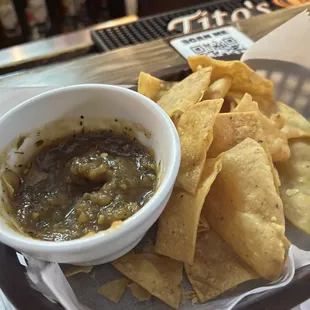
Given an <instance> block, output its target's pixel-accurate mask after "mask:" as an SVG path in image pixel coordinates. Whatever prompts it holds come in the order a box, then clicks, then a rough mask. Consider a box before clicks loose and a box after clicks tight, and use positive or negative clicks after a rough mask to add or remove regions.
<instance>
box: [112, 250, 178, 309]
mask: <svg viewBox="0 0 310 310" xmlns="http://www.w3.org/2000/svg"><path fill="white" fill-rule="evenodd" d="M112 265H113V266H114V267H115V268H116V269H117V270H118V271H119V272H121V273H122V274H124V275H125V276H126V277H127V278H129V279H130V280H131V281H133V282H136V283H137V284H139V285H140V286H142V287H143V288H144V289H145V290H147V291H148V292H149V293H150V294H151V295H153V296H155V297H157V298H159V299H161V300H162V301H163V302H165V303H166V304H168V305H169V306H171V307H172V308H175V309H177V308H178V307H179V303H180V297H181V285H180V284H181V281H182V269H183V266H182V263H180V262H177V261H175V260H173V259H170V258H168V257H163V256H158V255H155V254H148V253H141V254H135V253H133V252H130V253H128V254H126V255H125V256H123V257H121V258H119V259H117V260H116V261H114V262H112Z"/></svg>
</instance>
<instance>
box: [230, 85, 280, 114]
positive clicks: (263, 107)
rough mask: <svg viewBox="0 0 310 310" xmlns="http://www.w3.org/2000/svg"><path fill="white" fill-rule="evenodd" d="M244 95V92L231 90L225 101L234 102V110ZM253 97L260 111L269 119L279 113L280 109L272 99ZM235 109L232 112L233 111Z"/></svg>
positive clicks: (259, 96)
mask: <svg viewBox="0 0 310 310" xmlns="http://www.w3.org/2000/svg"><path fill="white" fill-rule="evenodd" d="M244 95H245V92H244V91H232V90H229V92H228V93H227V95H226V96H225V99H229V100H231V101H232V102H233V104H232V106H235V107H234V108H236V107H237V106H238V104H239V103H240V101H241V100H242V98H243V97H244ZM251 96H252V100H253V101H255V102H257V103H258V107H259V110H260V111H261V112H262V113H263V114H264V115H266V116H267V117H271V115H272V114H274V113H277V112H278V107H277V105H276V102H275V101H274V100H273V98H272V97H270V96H261V95H253V94H251ZM234 108H233V109H232V110H231V111H233V110H234Z"/></svg>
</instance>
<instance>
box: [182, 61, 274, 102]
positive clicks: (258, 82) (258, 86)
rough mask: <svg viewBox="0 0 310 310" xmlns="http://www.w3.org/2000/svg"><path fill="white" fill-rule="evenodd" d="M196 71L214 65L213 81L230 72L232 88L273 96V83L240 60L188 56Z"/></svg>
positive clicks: (191, 65) (189, 62)
mask: <svg viewBox="0 0 310 310" xmlns="http://www.w3.org/2000/svg"><path fill="white" fill-rule="evenodd" d="M187 61H188V64H189V66H190V67H191V69H192V70H193V71H194V72H195V71H196V70H197V68H198V67H199V66H201V67H202V68H205V67H212V75H211V81H212V82H214V81H215V80H218V79H220V78H222V77H223V76H224V75H226V74H228V75H230V76H231V77H232V83H231V90H236V91H243V92H248V93H250V94H253V95H260V96H269V97H272V96H273V84H272V82H271V81H269V80H267V79H265V78H264V77H262V76H260V75H259V74H258V73H256V72H255V71H253V70H252V69H251V68H250V67H248V66H247V65H246V64H244V63H243V62H240V61H223V60H216V59H212V58H210V57H208V56H205V55H199V56H191V57H188V58H187Z"/></svg>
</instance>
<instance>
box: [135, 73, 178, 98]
mask: <svg viewBox="0 0 310 310" xmlns="http://www.w3.org/2000/svg"><path fill="white" fill-rule="evenodd" d="M175 84H176V82H167V81H162V80H160V79H158V78H156V77H154V76H152V75H150V74H147V73H144V72H140V75H139V81H138V93H140V94H142V95H144V96H146V97H148V98H150V99H152V100H153V101H158V100H159V99H160V98H161V97H162V96H163V95H164V94H165V93H166V92H168V90H169V89H170V88H172V86H173V85H175Z"/></svg>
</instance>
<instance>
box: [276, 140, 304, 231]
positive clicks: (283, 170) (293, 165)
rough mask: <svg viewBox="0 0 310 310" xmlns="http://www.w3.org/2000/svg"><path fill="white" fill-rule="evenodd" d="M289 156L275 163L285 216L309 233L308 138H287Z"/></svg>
mask: <svg viewBox="0 0 310 310" xmlns="http://www.w3.org/2000/svg"><path fill="white" fill-rule="evenodd" d="M289 146H290V149H291V157H290V159H289V160H287V161H285V162H283V163H282V162H281V163H277V164H276V167H277V168H278V172H279V174H280V179H281V183H282V186H281V187H280V194H281V198H282V201H283V206H284V213H285V216H286V218H287V219H288V220H289V221H290V222H292V224H294V225H295V226H297V227H298V228H299V229H301V230H303V231H304V232H306V233H308V234H310V138H300V139H291V140H289Z"/></svg>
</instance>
